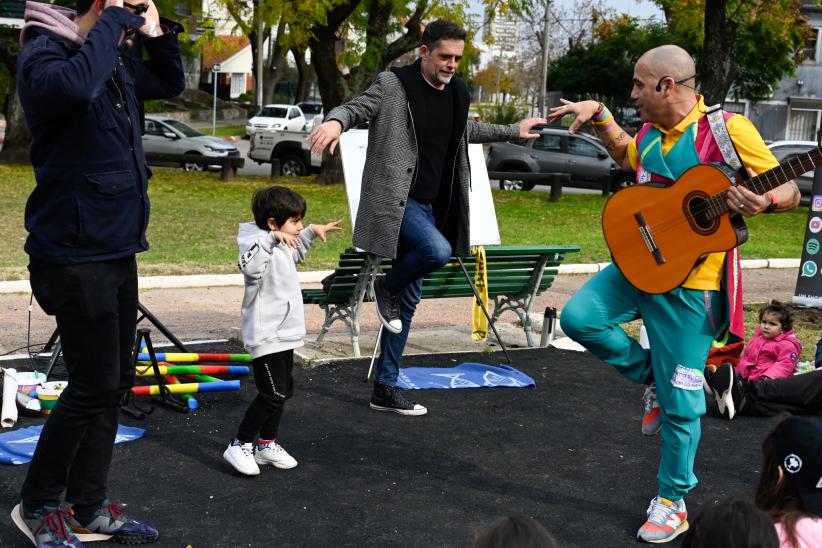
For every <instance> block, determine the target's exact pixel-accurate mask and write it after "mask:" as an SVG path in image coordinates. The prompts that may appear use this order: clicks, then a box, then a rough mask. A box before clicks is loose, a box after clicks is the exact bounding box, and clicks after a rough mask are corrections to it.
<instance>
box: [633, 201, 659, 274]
mask: <svg viewBox="0 0 822 548" xmlns="http://www.w3.org/2000/svg"><path fill="white" fill-rule="evenodd" d="M634 219H636V222H637V224H638V225H639V233H640V234H641V235H642V240H643V241H644V242H645V246H646V247H647V248H648V251H650V252H651V255H653V256H654V260H655V261H656V264H658V265H661V264H665V257H663V256H662V252H661V251H660V250H659V247H657V245H656V240H655V239H654V235H653V233H652V232H651V229H650V227H649V226H648V221H646V220H645V214H644V213H642V212H641V211H637V212H636V213H634Z"/></svg>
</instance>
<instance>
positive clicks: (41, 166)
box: [12, 0, 185, 546]
mask: <svg viewBox="0 0 822 548" xmlns="http://www.w3.org/2000/svg"><path fill="white" fill-rule="evenodd" d="M76 7H77V11H76V13H75V12H74V11H73V10H70V9H67V8H62V7H60V6H56V5H50V4H41V3H36V2H28V3H27V4H26V14H25V21H26V23H25V26H24V27H23V31H22V33H21V36H20V40H21V43H22V44H23V50H22V52H21V53H20V57H19V61H18V75H17V76H18V86H19V87H18V92H19V96H20V100H21V102H22V105H23V109H24V111H25V115H26V121H27V122H28V125H29V128H30V129H31V134H32V143H31V150H30V153H31V162H32V164H33V166H34V171H35V177H36V180H37V186H36V187H35V189H34V191H33V192H32V193H31V196H29V199H28V202H27V204H26V212H25V223H26V229H27V230H28V232H29V236H28V239H27V240H26V244H25V250H26V252H27V253H28V255H29V259H30V263H29V272H30V280H31V287H32V291H33V293H34V296H35V297H36V298H37V302H38V303H39V304H40V306H41V307H42V308H43V310H45V311H46V313H48V314H51V315H54V316H55V317H56V320H57V327H58V330H59V334H60V341H61V343H62V350H63V357H64V359H65V363H66V368H67V369H68V372H69V382H68V386H67V387H66V388H65V390H64V391H63V393H62V395H61V397H60V399H59V401H58V403H57V405H56V406H55V407H54V409H53V410H52V412H51V415H50V416H49V418H48V420H47V421H46V424H45V426H44V427H43V431H42V433H41V435H40V441H39V443H38V445H37V450H36V452H35V454H34V458H33V460H32V462H31V465H30V466H29V471H28V475H27V477H26V480H25V482H24V484H23V488H22V493H21V499H22V500H21V504H20V505H19V506H18V507H17V508H15V510H14V511H13V512H12V517H13V518H14V521H15V523H16V524H17V525H18V527H20V529H21V530H22V531H23V532H24V533H26V534H27V536H29V538H31V539H32V540H33V541H35V543H36V544H37V545H39V546H81V545H82V544H81V543H82V541H83V540H98V539H103V538H111V537H114V538H113V539H112V540H116V541H121V542H128V543H130V544H138V543H145V542H153V541H154V540H156V539H157V536H158V534H157V531H156V530H155V529H154V528H153V527H151V526H150V525H148V524H145V523H141V522H138V521H135V520H132V519H129V518H126V517H125V515H124V513H123V510H122V509H121V508H120V507H119V506H117V505H115V504H113V503H110V502H109V500H108V495H107V479H108V469H109V465H110V462H111V453H112V447H113V444H114V439H115V435H116V431H117V422H118V418H119V411H120V400H121V398H122V396H123V394H125V393H126V391H127V390H129V389H130V387H131V386H132V383H133V379H134V366H133V364H132V363H131V350H132V345H133V344H134V335H135V328H136V319H137V265H136V261H135V253H138V252H140V251H145V250H146V249H148V243H147V242H146V238H145V231H146V227H147V225H148V217H149V201H148V195H147V190H148V179H149V177H150V176H151V172H150V171H149V169H148V167H147V166H146V164H145V158H144V156H143V148H142V140H141V119H140V112H141V111H140V103H139V101H143V100H146V99H160V98H169V97H173V96H175V95H177V94H179V93H180V92H181V91H182V90H183V88H184V87H185V78H184V74H183V69H182V63H181V61H180V53H179V45H178V43H177V33H178V32H179V31H180V30H181V29H180V27H179V25H177V24H176V23H173V22H171V21H168V20H165V19H162V20H161V19H160V18H159V15H158V13H157V9H156V8H155V7H154V5H153V4H152V3H151V0H131V2H130V3H129V2H123V0H77V2H76ZM136 33H140V34H141V35H142V42H143V45H144V48H145V51H146V52H147V53H148V60H147V61H143V60H141V59H135V58H132V57H130V56H128V55H127V54H125V53H124V48H125V47H126V45H127V44H128V43H129V42H130V41H131V40H133V39H134V37H135V36H136ZM63 495H65V502H66V503H68V504H69V505H71V507H72V511H71V512H70V513H69V512H68V511H67V509H66V506H65V505H61V504H60V502H61V498H62V496H63Z"/></svg>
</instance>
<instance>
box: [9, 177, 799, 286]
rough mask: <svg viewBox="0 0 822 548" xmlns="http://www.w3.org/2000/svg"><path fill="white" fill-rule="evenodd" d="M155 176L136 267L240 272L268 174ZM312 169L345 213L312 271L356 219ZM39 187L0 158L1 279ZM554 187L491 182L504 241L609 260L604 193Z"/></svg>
mask: <svg viewBox="0 0 822 548" xmlns="http://www.w3.org/2000/svg"><path fill="white" fill-rule="evenodd" d="M154 172H155V176H154V178H153V179H152V181H151V185H150V196H151V202H152V213H151V224H150V226H149V231H148V239H149V243H150V244H151V249H150V250H149V251H148V252H146V253H142V254H140V255H139V262H140V273H141V274H142V275H156V274H195V273H234V272H237V267H236V265H235V262H236V260H237V246H236V243H235V238H236V235H237V224H238V223H241V222H244V221H249V220H251V210H250V202H251V194H252V193H253V191H254V190H255V189H257V188H260V187H262V186H265V185H267V184H269V181H268V178H266V177H241V178H238V179H237V180H236V181H234V182H231V183H221V182H220V181H219V179H218V176H217V174H213V173H203V172H192V173H185V172H183V171H181V170H176V169H155V170H154ZM311 181H312V179H311V178H308V177H306V178H301V179H292V180H289V181H287V183H285V184H289V185H290V186H292V187H293V188H294V189H295V190H297V191H298V192H300V193H301V194H302V195H303V196H305V198H306V200H307V202H308V213H307V215H306V222H307V223H310V222H313V221H316V222H328V221H331V220H334V219H343V226H344V228H343V231H342V233H340V234H333V235H332V236H331V239H330V241H329V242H328V243H327V244H322V243H321V242H320V243H318V244H317V245H316V246H315V248H314V250H312V252H311V254H310V255H309V258H308V262H307V263H305V264H304V265H301V266H302V268H304V269H308V270H321V269H330V268H333V267H334V265H335V264H336V260H337V257H338V255H339V254H340V252H341V251H342V250H343V249H345V248H346V247H348V246H349V245H350V243H351V221H350V219H349V216H348V206H347V202H346V197H345V189H344V187H343V186H342V185H332V186H326V185H319V184H314V183H312V182H311ZM33 187H34V176H33V172H32V169H31V168H30V167H25V166H0V196H2V200H0V233H2V234H3V239H2V242H3V243H2V247H0V280H14V279H22V278H25V277H26V275H27V273H26V270H25V266H26V264H27V258H26V255H25V253H24V252H23V243H24V241H25V237H26V231H25V229H24V227H23V211H24V208H25V202H26V198H27V196H28V194H29V193H30V192H31V190H32V188H33ZM548 197H549V195H548V193H543V192H509V191H499V190H495V191H494V203H495V207H496V213H497V222H498V225H499V229H500V234H501V238H502V243H503V244H505V245H515V244H577V245H579V246H580V247H581V252H580V253H578V254H575V255H574V256H573V257H572V258H571V261H572V262H580V263H589V262H608V261H609V260H610V259H609V255H608V251H607V248H606V246H605V241H604V240H603V237H602V232H601V231H600V214H601V212H602V207H603V204H604V203H605V198H603V197H602V196H599V195H566V196H563V197H562V199H561V200H560V201H559V202H556V203H551V202H549V201H548ZM806 218H807V209H806V208H798V209H797V210H795V211H793V212H790V213H786V214H780V215H760V216H758V217H756V218H754V219H751V220H749V221H748V226H749V228H750V233H751V238H750V241H749V242H748V243H746V244H745V245H744V247H743V257H745V258H750V259H753V258H768V257H788V258H790V257H798V256H799V255H800V253H801V249H802V237H803V233H804V232H803V231H804V226H805V222H806Z"/></svg>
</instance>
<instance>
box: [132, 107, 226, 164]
mask: <svg viewBox="0 0 822 548" xmlns="http://www.w3.org/2000/svg"><path fill="white" fill-rule="evenodd" d="M143 151H145V152H149V153H151V152H154V153H158V154H199V155H201V156H214V157H215V158H223V157H225V156H239V155H240V151H239V150H237V147H236V146H234V145H232V144H231V143H229V142H228V141H226V140H224V139H220V138H218V137H211V136H209V135H203V134H202V133H200V132H199V131H197V130H196V129H194V128H193V127H191V126H189V125H188V124H184V123H182V122H180V121H179V120H174V119H173V118H162V117H159V116H151V115H146V131H145V133H144V134H143ZM152 163H153V164H154V165H167V166H175V165H180V164H172V163H168V162H165V163H164V162H152ZM181 167H182V168H183V169H185V170H186V171H199V170H202V169H209V170H219V169H221V164H219V163H215V164H213V165H209V166H203V165H202V164H193V163H184V164H182V165H181Z"/></svg>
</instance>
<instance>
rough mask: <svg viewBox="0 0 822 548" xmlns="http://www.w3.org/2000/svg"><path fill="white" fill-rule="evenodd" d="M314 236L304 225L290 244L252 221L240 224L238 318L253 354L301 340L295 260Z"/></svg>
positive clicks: (293, 345) (302, 322)
mask: <svg viewBox="0 0 822 548" xmlns="http://www.w3.org/2000/svg"><path fill="white" fill-rule="evenodd" d="M316 236H317V235H316V234H315V232H314V229H313V228H311V227H310V226H309V227H307V228H304V229H303V230H302V231H301V232H300V234H299V236H298V237H297V241H298V246H297V247H296V248H293V247H288V246H286V245H284V244H281V243H280V241H279V240H278V239H277V238H276V237H275V236H274V233H273V232H270V231H268V230H262V229H261V228H260V227H258V226H257V225H256V224H255V223H242V224H241V225H240V230H239V232H238V233H237V245H238V246H239V247H240V259H239V261H238V266H239V267H240V271H241V272H242V273H243V276H244V278H245V294H244V295H243V305H242V309H241V312H240V319H241V322H242V332H243V344H244V345H245V348H246V350H247V351H248V353H249V354H251V357H252V358H259V357H261V356H265V355H267V354H273V353H275V352H282V351H283V350H290V349H293V348H298V347H300V346H302V345H303V339H304V337H305V314H304V312H303V297H302V293H301V292H300V282H299V279H298V278H297V268H296V266H295V265H296V263H299V262H302V261H303V260H304V259H305V256H306V254H307V253H308V250H309V249H310V248H311V244H312V242H313V241H314V238H316Z"/></svg>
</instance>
